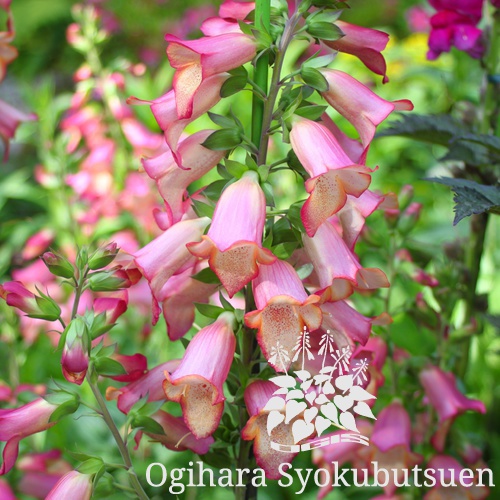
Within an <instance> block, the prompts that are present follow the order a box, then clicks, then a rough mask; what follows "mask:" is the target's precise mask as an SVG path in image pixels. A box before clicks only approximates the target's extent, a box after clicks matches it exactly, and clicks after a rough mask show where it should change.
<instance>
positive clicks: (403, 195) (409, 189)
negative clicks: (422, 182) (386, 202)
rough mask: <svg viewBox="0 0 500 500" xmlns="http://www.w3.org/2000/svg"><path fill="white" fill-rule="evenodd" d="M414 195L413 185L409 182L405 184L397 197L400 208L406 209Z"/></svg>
mask: <svg viewBox="0 0 500 500" xmlns="http://www.w3.org/2000/svg"><path fill="white" fill-rule="evenodd" d="M414 195H415V190H414V189H413V186H412V185H411V184H406V185H405V186H403V187H402V188H401V191H400V192H399V197H398V201H399V208H400V210H402V211H403V210H406V208H407V207H408V205H409V204H410V203H411V202H412V201H413V197H414Z"/></svg>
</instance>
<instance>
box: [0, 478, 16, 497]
mask: <svg viewBox="0 0 500 500" xmlns="http://www.w3.org/2000/svg"><path fill="white" fill-rule="evenodd" d="M0 498H1V499H2V500H17V499H16V495H14V492H13V491H12V488H11V487H10V486H9V483H8V482H7V481H5V480H4V479H0Z"/></svg>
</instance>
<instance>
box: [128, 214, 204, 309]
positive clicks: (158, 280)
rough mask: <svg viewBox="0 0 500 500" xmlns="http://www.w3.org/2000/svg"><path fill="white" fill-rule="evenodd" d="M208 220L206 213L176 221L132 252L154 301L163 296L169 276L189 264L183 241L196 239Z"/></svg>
mask: <svg viewBox="0 0 500 500" xmlns="http://www.w3.org/2000/svg"><path fill="white" fill-rule="evenodd" d="M209 223H210V219H209V218H208V217H202V218H199V219H190V220H184V221H181V222H178V223H177V224H174V225H173V226H172V227H170V228H169V229H167V230H166V231H165V232H164V233H163V234H162V235H160V236H158V237H157V238H155V239H154V240H153V241H152V242H151V243H148V244H147V245H146V246H145V247H144V248H141V249H140V250H139V251H138V252H136V253H135V262H136V264H137V266H138V267H139V268H140V270H141V271H142V274H143V275H144V276H145V277H146V279H147V280H148V282H149V286H150V287H151V291H152V292H153V296H154V298H155V300H156V301H158V302H162V301H163V300H165V298H166V297H167V295H166V288H165V286H166V283H167V281H168V280H169V278H170V277H171V276H173V275H174V274H176V273H179V272H182V271H183V270H185V269H187V268H189V267H192V265H193V264H192V263H190V261H191V262H193V261H194V260H195V259H194V258H193V256H192V255H191V253H190V252H189V251H188V249H187V247H186V245H187V244H188V243H191V242H194V241H198V240H199V239H200V238H201V235H202V234H203V231H204V230H205V228H206V227H207V226H208V224H209ZM186 264H188V265H186Z"/></svg>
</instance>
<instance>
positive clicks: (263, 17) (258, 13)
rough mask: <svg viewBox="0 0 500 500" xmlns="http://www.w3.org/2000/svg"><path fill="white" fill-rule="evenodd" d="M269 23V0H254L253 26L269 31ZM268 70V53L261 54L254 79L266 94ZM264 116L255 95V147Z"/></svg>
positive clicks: (258, 144) (258, 141) (253, 102)
mask: <svg viewBox="0 0 500 500" xmlns="http://www.w3.org/2000/svg"><path fill="white" fill-rule="evenodd" d="M270 23H271V2H270V0H256V2H255V27H256V28H257V29H265V30H266V31H269V27H270ZM268 72H269V55H268V54H262V55H261V56H260V57H259V59H258V60H257V63H256V64H255V74H254V81H255V83H256V84H257V86H258V87H259V88H260V89H261V90H262V91H263V92H264V93H265V94H266V95H267V80H268ZM263 118H264V101H263V100H262V97H260V96H258V95H255V94H254V96H253V101H252V142H253V143H254V144H255V146H256V147H257V148H259V147H260V141H261V137H262V122H263Z"/></svg>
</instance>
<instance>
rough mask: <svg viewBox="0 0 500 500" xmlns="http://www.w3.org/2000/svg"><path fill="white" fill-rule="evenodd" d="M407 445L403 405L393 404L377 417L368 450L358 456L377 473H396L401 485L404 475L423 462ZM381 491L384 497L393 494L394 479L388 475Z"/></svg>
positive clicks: (408, 425) (408, 434) (408, 437)
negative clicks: (375, 469) (393, 470)
mask: <svg viewBox="0 0 500 500" xmlns="http://www.w3.org/2000/svg"><path fill="white" fill-rule="evenodd" d="M410 442H411V421H410V417H409V416H408V413H407V412H406V410H405V409H404V408H403V405H402V404H401V403H400V402H399V401H397V400H396V401H393V402H392V403H391V404H390V405H389V406H387V407H385V408H384V409H383V410H382V411H381V412H380V413H379V415H378V418H377V421H376V422H375V424H374V426H373V433H372V436H371V444H370V447H369V448H368V449H365V450H362V451H361V452H360V454H361V456H363V457H364V458H366V459H368V460H367V461H368V462H369V463H370V464H371V468H373V463H377V464H378V468H379V469H386V470H391V469H396V470H397V471H398V472H397V480H398V483H399V484H401V481H402V480H403V477H404V476H403V474H404V471H405V470H409V469H411V468H412V467H414V466H415V465H417V464H419V463H420V462H422V460H423V457H422V456H420V455H418V454H417V453H413V452H412V451H411V448H410ZM394 474H396V472H394ZM384 491H385V493H386V494H388V495H392V494H394V492H395V491H396V485H395V484H394V476H391V475H390V477H389V482H388V484H387V485H386V486H385V487H384Z"/></svg>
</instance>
